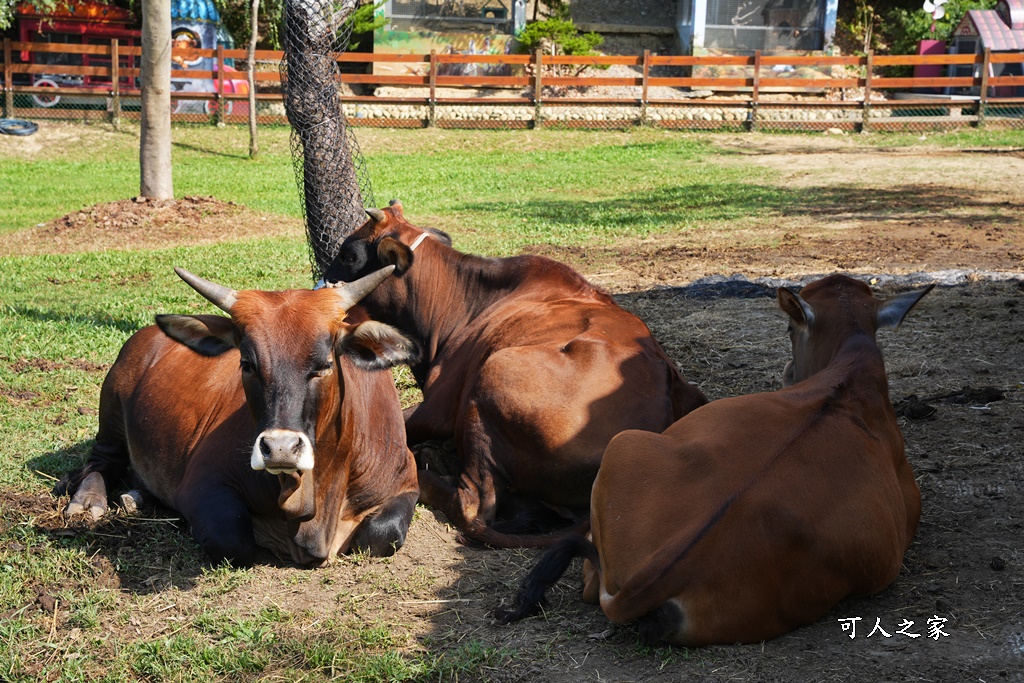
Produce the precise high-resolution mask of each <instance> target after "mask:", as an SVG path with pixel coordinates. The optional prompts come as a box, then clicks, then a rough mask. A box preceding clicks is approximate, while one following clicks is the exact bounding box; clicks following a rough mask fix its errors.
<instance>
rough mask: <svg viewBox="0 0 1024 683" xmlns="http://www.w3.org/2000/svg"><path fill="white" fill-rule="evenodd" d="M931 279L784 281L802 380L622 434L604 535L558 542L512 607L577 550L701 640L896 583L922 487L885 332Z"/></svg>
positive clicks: (736, 634) (730, 635)
mask: <svg viewBox="0 0 1024 683" xmlns="http://www.w3.org/2000/svg"><path fill="white" fill-rule="evenodd" d="M930 289H931V287H928V288H927V289H924V290H921V291H916V292H909V293H906V294H902V295H900V296H897V297H895V298H893V299H890V300H888V301H884V302H883V301H881V300H879V299H876V298H875V297H874V296H872V294H871V291H870V289H868V287H867V285H865V284H864V283H862V282H858V281H856V280H853V279H851V278H848V277H845V276H842V275H833V276H830V277H827V278H825V279H823V280H818V281H816V282H813V283H811V284H809V285H807V287H805V288H804V289H803V290H802V291H801V293H800V295H796V294H793V293H792V292H790V291H788V290H785V289H780V290H779V292H778V299H779V305H780V306H781V307H782V310H784V311H785V312H786V313H787V314H789V317H790V336H791V338H792V342H793V360H792V362H790V363H789V365H788V366H787V367H786V371H785V374H784V384H785V385H786V386H785V388H784V389H782V390H780V391H776V392H773V393H764V394H753V395H749V396H741V397H736V398H728V399H722V400H720V401H714V402H712V403H709V404H708V405H706V406H704V407H702V408H700V409H699V410H695V411H694V412H692V413H690V414H689V415H687V416H686V417H684V418H683V419H681V420H679V421H678V422H676V423H675V424H674V425H672V426H671V427H669V428H668V429H667V430H665V432H664V433H662V434H653V433H647V432H638V431H629V432H624V433H622V434H620V435H618V436H617V437H615V439H613V440H612V442H611V443H610V444H609V445H608V450H607V451H606V452H605V456H604V461H603V462H602V464H601V471H600V473H599V474H598V476H597V480H596V481H595V482H594V495H593V500H592V502H591V523H592V535H591V538H592V541H593V542H592V543H591V542H589V541H586V540H585V539H583V538H579V537H578V538H577V539H574V540H570V541H567V542H565V543H564V544H563V545H562V546H557V547H556V548H553V549H552V550H551V552H550V553H549V554H548V555H546V556H545V557H544V558H543V559H542V560H541V562H540V563H539V564H538V566H537V567H536V568H535V569H534V571H533V572H531V576H530V577H528V580H527V582H526V587H525V589H524V593H523V594H521V596H520V600H521V602H520V609H519V610H518V611H516V612H513V613H511V614H505V615H501V616H502V617H503V619H504V620H513V619H516V618H520V617H522V616H525V615H526V614H528V613H530V612H531V611H533V609H535V607H536V605H537V604H539V602H540V600H541V598H542V596H543V592H544V590H545V589H546V587H547V586H549V585H550V584H551V583H552V582H553V581H555V580H557V578H558V577H559V576H560V575H561V573H562V572H564V571H565V568H566V567H567V566H568V564H569V560H571V557H572V556H573V555H577V554H583V555H586V556H588V557H589V559H588V560H587V561H586V562H585V563H584V580H585V587H584V594H583V599H584V600H586V601H587V602H592V603H599V604H600V605H601V608H602V609H603V610H604V613H605V614H606V615H607V616H608V618H609V619H611V620H612V621H613V622H616V623H629V622H633V621H639V622H640V628H641V631H642V633H643V634H644V635H645V636H646V637H647V638H648V639H649V640H651V641H667V642H669V643H674V644H677V645H686V646H696V645H708V644H712V643H736V642H742V643H749V642H756V641H760V640H765V639H768V638H774V637H775V636H778V635H780V634H783V633H786V632H787V631H790V630H792V629H795V628H797V627H799V626H802V625H804V624H808V623H810V622H812V621H814V620H816V619H818V618H819V617H821V616H822V615H824V614H825V613H826V612H827V611H828V610H829V609H831V608H832V607H833V606H834V605H835V604H836V603H837V602H838V601H839V600H841V599H843V598H845V597H847V596H865V595H872V594H874V593H877V592H878V591H880V590H882V589H883V588H885V587H886V586H888V585H889V583H891V582H892V581H893V580H894V579H895V578H896V575H897V573H898V572H899V570H900V565H901V563H902V560H903V553H904V551H905V550H906V549H907V546H909V545H910V541H911V539H912V538H913V536H914V531H915V530H916V529H917V523H918V520H919V518H920V515H921V495H920V492H919V491H918V488H917V483H916V482H915V481H914V474H913V472H912V471H911V468H910V464H909V463H908V462H907V458H906V456H905V455H904V444H903V435H902V434H901V433H900V430H899V427H898V425H897V423H896V416H895V414H894V413H893V409H892V405H891V403H890V401H889V389H888V382H887V379H886V376H885V367H884V365H883V363H882V353H881V351H880V350H879V348H878V346H877V344H876V343H875V332H876V331H877V330H878V329H879V328H882V327H895V326H897V325H899V324H900V322H901V321H902V320H903V318H904V316H905V315H906V314H907V313H908V312H909V310H910V309H911V308H912V307H913V306H914V304H916V303H917V302H918V300H920V298H921V297H922V296H924V294H926V293H927V292H928V291H929V290H930Z"/></svg>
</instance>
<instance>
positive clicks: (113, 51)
mask: <svg viewBox="0 0 1024 683" xmlns="http://www.w3.org/2000/svg"><path fill="white" fill-rule="evenodd" d="M118 48H119V45H118V42H117V38H111V39H110V83H111V88H110V123H111V124H112V125H113V126H114V128H117V127H118V126H119V125H121V54H120V50H119V49H118Z"/></svg>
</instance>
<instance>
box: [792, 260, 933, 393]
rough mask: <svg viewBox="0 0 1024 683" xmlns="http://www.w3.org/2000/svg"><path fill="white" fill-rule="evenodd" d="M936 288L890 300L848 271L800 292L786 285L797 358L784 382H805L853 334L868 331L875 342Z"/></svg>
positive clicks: (819, 281) (827, 362)
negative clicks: (873, 290) (881, 330)
mask: <svg viewBox="0 0 1024 683" xmlns="http://www.w3.org/2000/svg"><path fill="white" fill-rule="evenodd" d="M933 287H934V285H929V286H928V287H925V288H924V289H919V290H915V291H912V292H905V293H903V294H900V295H898V296H895V297H893V298H891V299H888V300H884V301H883V300H881V299H877V298H875V296H874V294H872V293H871V288H870V287H868V286H867V285H866V284H865V283H863V282H861V281H859V280H854V279H853V278H850V277H847V276H845V275H830V276H828V277H826V278H823V279H821V280H816V281H815V282H812V283H811V284H809V285H807V286H806V287H804V288H803V289H802V290H801V291H800V294H795V293H793V292H791V291H789V290H788V289H785V288H780V289H779V290H778V301H779V307H780V308H781V309H782V310H783V311H785V312H786V314H787V315H789V337H790V341H791V343H792V346H793V358H792V360H790V361H789V363H788V364H787V365H786V369H785V371H784V372H783V376H782V384H783V386H789V385H791V384H795V383H797V382H800V381H803V380H805V379H807V378H808V377H810V376H811V375H813V374H814V373H816V372H818V371H819V370H821V369H823V368H824V367H825V366H827V365H828V364H829V363H830V362H831V361H832V358H833V357H834V356H835V354H836V352H837V351H838V350H839V348H840V346H841V345H842V344H843V343H845V342H846V340H848V339H849V338H850V337H851V336H853V335H856V334H864V335H868V336H870V338H871V340H872V341H874V338H875V333H876V332H877V331H878V330H879V329H881V328H884V327H897V326H899V324H900V323H901V322H903V318H904V317H906V315H907V313H909V312H910V309H911V308H913V307H914V305H915V304H916V303H917V302H918V301H920V300H921V298H922V297H923V296H924V295H925V294H927V293H928V292H930V291H931V290H932V288H933Z"/></svg>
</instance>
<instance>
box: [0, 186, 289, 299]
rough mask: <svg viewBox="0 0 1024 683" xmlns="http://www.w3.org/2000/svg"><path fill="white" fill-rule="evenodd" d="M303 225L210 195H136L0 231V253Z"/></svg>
mask: <svg viewBox="0 0 1024 683" xmlns="http://www.w3.org/2000/svg"><path fill="white" fill-rule="evenodd" d="M302 229H303V228H302V222H301V220H299V219H288V218H281V217H280V216H268V215H264V214H260V213H259V212H256V211H252V210H251V209H248V208H245V207H242V206H238V205H237V204H235V203H233V202H225V201H221V200H219V199H214V198H213V197H183V198H182V199H147V198H145V197H135V198H133V199H123V200H120V201H116V202H108V203H105V204H97V205H94V206H91V207H85V208H83V209H82V210H81V211H76V212H74V213H69V214H67V215H66V216H61V217H60V218H57V219H56V220H52V221H50V222H48V223H44V224H42V225H39V226H36V227H35V228H32V229H30V230H21V231H18V232H15V233H10V234H6V235H0V256H21V255H32V254H54V253H57V254H67V253H73V252H82V251H105V250H109V249H127V250H132V249H159V248H164V247H169V246H175V245H178V244H192V245H197V244H213V243H216V242H230V241H237V240H240V239H244V238H246V237H274V236H279V235H295V234H302ZM58 284H59V283H58Z"/></svg>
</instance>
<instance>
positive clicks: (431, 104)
mask: <svg viewBox="0 0 1024 683" xmlns="http://www.w3.org/2000/svg"><path fill="white" fill-rule="evenodd" d="M429 79H430V96H429V100H428V101H427V108H428V114H427V117H428V118H427V125H428V126H434V125H436V117H437V50H431V51H430V76H429Z"/></svg>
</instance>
